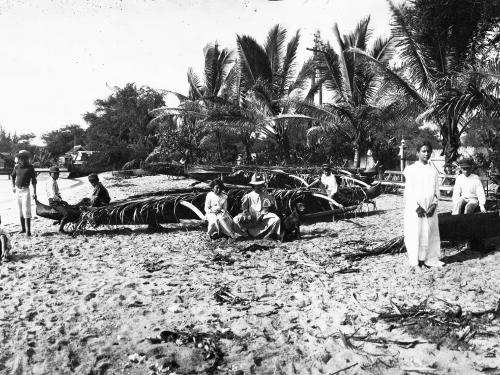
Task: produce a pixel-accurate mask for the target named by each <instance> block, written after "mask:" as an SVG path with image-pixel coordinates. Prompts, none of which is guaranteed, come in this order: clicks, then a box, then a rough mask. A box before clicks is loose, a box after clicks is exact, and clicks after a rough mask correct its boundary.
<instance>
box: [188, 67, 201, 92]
mask: <svg viewBox="0 0 500 375" xmlns="http://www.w3.org/2000/svg"><path fill="white" fill-rule="evenodd" d="M187 77H188V82H189V88H190V90H191V92H192V93H193V94H194V97H195V98H196V99H201V98H202V97H203V93H202V92H201V90H202V84H201V80H200V78H199V77H198V76H197V75H196V73H195V72H194V71H193V68H189V69H188V72H187Z"/></svg>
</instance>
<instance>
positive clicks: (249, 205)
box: [0, 142, 486, 267]
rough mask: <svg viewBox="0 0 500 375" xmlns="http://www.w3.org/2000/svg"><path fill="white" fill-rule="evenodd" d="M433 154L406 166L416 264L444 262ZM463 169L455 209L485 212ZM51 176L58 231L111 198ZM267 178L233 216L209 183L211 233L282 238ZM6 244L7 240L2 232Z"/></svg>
mask: <svg viewBox="0 0 500 375" xmlns="http://www.w3.org/2000/svg"><path fill="white" fill-rule="evenodd" d="M431 153H432V146H431V144H430V143H427V142H424V143H422V144H420V145H419V146H418V147H417V157H418V161H417V162H415V163H414V164H412V165H410V166H408V167H407V168H405V170H404V176H405V179H406V184H405V192H404V197H405V211H404V239H405V245H406V249H407V251H408V258H409V263H410V265H411V266H415V267H421V266H427V267H441V266H442V265H443V263H442V262H441V261H440V260H439V258H440V236H439V226H438V217H437V214H436V209H437V205H438V202H439V195H440V191H439V175H438V172H437V170H436V169H435V168H434V167H433V166H432V165H431V164H430V163H429V160H430V156H431ZM29 158H30V154H29V152H27V151H21V152H19V154H18V163H17V165H16V166H15V167H14V170H13V171H12V174H11V177H12V187H13V191H14V193H15V194H16V197H17V204H18V207H19V213H20V224H21V233H26V234H27V235H28V236H30V235H31V217H32V215H31V193H30V185H31V186H32V187H33V197H34V199H35V200H36V199H37V189H36V188H37V178H36V173H35V169H34V167H33V165H31V164H30V162H29ZM459 166H460V169H461V171H462V174H460V175H458V176H457V177H456V179H455V184H454V188H453V214H471V213H474V212H476V211H477V210H480V211H481V212H485V211H486V209H485V202H486V197H485V193H484V189H483V186H482V183H481V180H480V179H479V177H478V176H477V175H476V174H473V173H472V169H473V162H472V160H471V159H463V160H461V161H460V162H459ZM49 173H50V177H51V178H50V179H49V181H48V182H47V184H46V194H47V199H48V202H49V205H50V207H52V208H53V209H54V210H56V211H57V212H59V213H60V215H61V220H60V222H59V232H61V233H64V226H65V224H67V222H68V221H71V220H72V219H73V217H72V215H74V214H75V210H76V212H77V214H78V212H79V207H80V206H93V207H98V206H103V205H107V204H109V203H110V201H111V199H110V196H109V193H108V191H107V190H106V188H105V187H104V186H103V185H102V183H100V182H99V177H98V176H97V175H96V174H94V173H92V174H90V175H89V177H88V179H89V182H90V184H91V185H92V188H93V193H92V196H91V198H84V199H83V200H82V201H80V202H79V203H78V204H76V205H69V204H68V203H67V202H66V201H65V200H63V198H62V196H61V193H60V190H59V185H58V179H59V173H60V171H59V168H58V167H51V168H50V170H49ZM319 181H320V182H321V185H322V186H323V188H324V191H325V194H326V195H327V196H329V197H332V196H333V195H334V194H335V193H336V192H337V189H338V185H337V181H336V177H335V175H333V174H332V172H331V169H330V167H329V166H328V165H325V166H324V167H323V174H322V176H321V177H320V180H319ZM265 184H266V182H265V180H264V179H263V178H262V177H259V176H257V175H254V176H253V177H252V180H251V181H250V185H251V186H252V191H250V192H249V193H247V194H245V195H244V196H243V199H242V204H241V209H242V212H241V213H240V214H238V215H236V216H235V217H234V218H232V217H231V215H230V214H229V212H228V207H227V196H226V195H225V194H224V193H223V190H224V184H223V182H222V181H221V180H219V179H217V180H214V181H212V183H211V184H210V188H211V191H210V192H209V193H208V194H207V196H206V200H205V215H206V219H207V221H208V235H209V236H210V237H211V238H212V239H215V238H218V237H221V236H227V237H230V238H237V237H253V238H264V239H278V238H279V235H280V229H281V228H280V224H281V221H280V218H279V216H278V215H276V214H275V213H273V212H272V210H273V207H274V208H276V201H275V199H274V197H273V196H272V195H271V194H269V193H268V192H267V191H266V189H265ZM1 235H3V233H0V241H3V243H2V244H3V245H4V247H6V246H7V244H6V243H5V241H6V239H5V238H4V237H1Z"/></svg>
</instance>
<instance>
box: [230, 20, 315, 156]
mask: <svg viewBox="0 0 500 375" xmlns="http://www.w3.org/2000/svg"><path fill="white" fill-rule="evenodd" d="M286 36H287V31H286V29H285V28H283V27H282V26H280V25H275V26H274V27H272V28H271V30H270V31H269V33H268V35H267V39H266V42H265V44H264V45H263V46H262V45H260V44H259V43H257V41H256V40H255V39H254V38H252V37H251V36H248V35H238V36H237V45H238V56H239V69H240V91H241V93H242V96H243V97H244V98H245V101H246V103H252V104H251V105H250V107H252V109H253V110H254V113H253V117H254V118H253V119H249V120H253V121H255V120H257V124H256V125H257V130H258V132H260V133H261V134H263V135H264V136H265V137H267V138H268V139H271V140H273V141H274V142H275V143H276V144H277V146H278V149H279V153H280V155H281V157H282V158H283V160H284V161H287V160H288V159H289V157H290V140H289V132H290V129H292V128H293V127H297V126H305V125H308V124H309V123H310V121H311V120H312V119H311V117H309V116H305V115H302V114H298V113H296V106H295V103H296V102H298V103H301V102H306V101H311V99H312V97H313V96H314V93H315V92H316V91H317V90H318V87H319V86H318V85H315V86H313V87H309V80H310V78H311V77H312V76H313V75H314V64H313V60H312V59H310V60H308V61H306V62H305V63H304V64H303V65H302V66H301V68H300V69H299V70H298V71H297V69H296V67H297V49H298V46H299V40H300V35H299V32H298V31H297V32H296V33H295V34H294V35H293V36H292V38H291V39H290V40H289V41H288V43H286ZM307 89H308V90H307ZM246 117H247V116H246V114H245V113H242V116H241V117H240V119H239V120H237V121H241V120H242V119H246ZM235 120H236V119H235Z"/></svg>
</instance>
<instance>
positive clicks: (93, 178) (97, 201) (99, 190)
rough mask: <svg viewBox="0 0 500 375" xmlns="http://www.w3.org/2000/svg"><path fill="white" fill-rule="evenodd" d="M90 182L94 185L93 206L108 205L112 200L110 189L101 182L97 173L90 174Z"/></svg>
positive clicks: (91, 198)
mask: <svg viewBox="0 0 500 375" xmlns="http://www.w3.org/2000/svg"><path fill="white" fill-rule="evenodd" d="M89 182H90V185H92V188H93V190H92V196H91V197H90V205H91V206H92V207H101V206H106V205H108V204H109V202H111V198H110V197H109V193H108V190H107V189H106V188H105V187H104V185H103V184H102V183H100V182H99V176H97V174H95V173H91V174H89Z"/></svg>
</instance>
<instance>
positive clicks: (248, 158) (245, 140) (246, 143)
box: [242, 136, 252, 164]
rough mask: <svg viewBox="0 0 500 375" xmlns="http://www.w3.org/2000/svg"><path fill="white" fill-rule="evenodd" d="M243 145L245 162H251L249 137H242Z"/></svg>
mask: <svg viewBox="0 0 500 375" xmlns="http://www.w3.org/2000/svg"><path fill="white" fill-rule="evenodd" d="M242 141H243V145H244V146H245V154H246V163H247V164H251V162H252V148H251V145H250V137H247V136H245V137H243V139H242Z"/></svg>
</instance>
